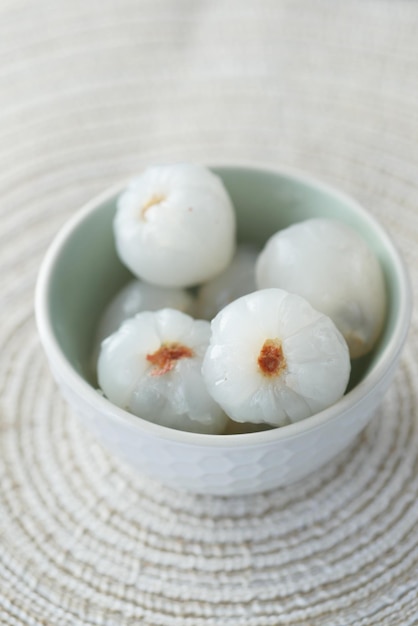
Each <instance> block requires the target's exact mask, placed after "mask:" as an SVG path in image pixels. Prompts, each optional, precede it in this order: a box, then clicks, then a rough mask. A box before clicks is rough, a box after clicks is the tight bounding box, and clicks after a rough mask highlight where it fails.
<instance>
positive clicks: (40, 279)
mask: <svg viewBox="0 0 418 626" xmlns="http://www.w3.org/2000/svg"><path fill="white" fill-rule="evenodd" d="M207 167H208V168H209V169H212V168H213V169H216V170H228V169H229V170H236V169H241V170H251V171H256V172H257V171H258V172H260V173H263V172H264V173H269V174H273V175H279V176H284V177H286V178H289V179H292V180H293V181H294V182H296V183H299V184H304V185H308V186H310V187H315V188H316V189H318V190H320V191H322V192H324V193H327V194H330V195H332V196H333V197H335V198H336V199H339V200H340V201H342V202H343V203H345V204H346V205H349V207H350V210H352V211H354V213H356V214H358V215H359V216H361V218H362V220H363V221H365V222H367V223H368V224H369V226H370V227H371V228H372V230H373V231H375V233H376V234H377V235H378V237H379V239H380V240H381V241H382V243H383V244H384V246H385V248H386V250H388V252H389V253H390V258H391V263H392V267H393V269H394V271H395V273H396V277H397V286H398V290H399V296H400V298H399V303H398V310H397V319H396V321H395V324H394V328H393V331H392V334H391V336H390V337H389V339H388V341H387V344H386V346H385V347H384V349H383V350H382V353H381V355H380V357H379V359H378V361H377V362H376V363H375V364H374V365H373V367H372V368H371V370H370V371H369V372H368V373H367V374H366V376H365V378H363V379H362V380H361V381H360V382H359V383H358V384H357V385H356V386H355V387H354V388H353V389H351V390H350V391H349V392H348V393H347V394H345V395H344V396H343V397H342V398H341V399H340V400H338V401H337V402H336V403H335V404H333V405H332V406H330V407H328V408H327V409H324V410H323V411H320V412H319V413H316V414H314V415H312V416H310V417H307V418H306V419H303V420H301V421H299V422H295V423H293V424H288V425H286V426H282V427H280V428H272V429H270V430H264V431H257V432H250V433H240V434H229V435H226V434H224V435H216V434H203V433H192V432H188V431H181V430H175V429H173V428H169V427H167V426H161V425H159V424H155V423H153V422H149V421H147V420H145V419H143V418H141V417H138V416H135V415H133V414H131V413H129V412H128V411H125V410H124V409H121V408H119V407H117V406H116V405H114V404H112V403H111V402H110V401H109V400H107V399H106V398H105V397H104V396H102V395H100V393H99V392H98V391H97V390H96V389H95V388H94V387H92V386H91V385H90V384H89V383H88V382H87V381H86V380H85V379H84V378H83V377H82V376H81V375H80V374H79V373H78V372H77V371H76V370H75V369H74V367H73V366H72V365H71V364H70V362H69V361H68V359H67V358H66V356H65V354H64V352H63V351H62V349H61V347H60V345H59V343H58V341H57V339H56V337H55V334H54V331H53V326H52V321H51V318H50V314H49V304H48V303H49V291H50V287H51V278H52V276H53V273H54V268H55V263H56V261H57V259H58V257H59V256H60V253H61V250H62V248H63V246H64V245H65V243H66V242H67V241H68V240H69V238H70V237H71V235H72V234H73V233H74V231H75V230H76V229H77V228H78V227H79V226H80V225H81V224H82V222H83V221H84V220H85V218H86V217H87V216H88V215H90V214H92V213H94V212H95V211H98V210H100V207H101V205H103V204H104V203H105V202H107V201H109V200H110V199H111V198H113V197H116V196H117V194H118V193H120V192H121V191H122V189H123V188H124V187H125V186H126V185H127V183H128V182H129V180H131V178H132V177H130V178H129V179H125V180H124V181H122V182H119V183H117V184H114V185H112V186H111V187H109V188H108V189H106V190H104V191H102V192H101V193H99V194H98V195H96V196H94V197H93V198H92V199H90V200H89V201H88V202H86V203H85V204H83V205H82V207H81V208H79V209H78V210H77V211H76V212H75V213H74V215H72V216H71V217H70V218H69V219H68V220H67V221H66V222H65V223H64V224H63V225H62V226H61V228H60V229H59V230H58V232H57V233H56V235H55V237H54V238H53V239H52V242H51V243H50V245H49V247H48V248H47V250H46V253H45V255H44V257H43V260H42V261H41V265H40V268H39V271H38V276H37V280H36V286H35V318H36V324H37V328H38V333H39V337H40V340H41V344H42V346H43V348H44V350H45V353H46V355H47V357H48V359H49V361H50V366H51V370H52V374H53V375H54V377H55V378H56V379H57V380H58V381H59V382H64V383H65V385H66V386H67V388H70V389H72V390H73V392H74V393H75V395H77V396H79V397H81V398H83V401H84V402H85V403H87V404H88V405H89V407H90V408H91V409H94V410H96V411H99V412H100V413H101V414H102V415H103V416H106V417H108V418H111V419H112V420H113V421H116V422H123V423H126V422H128V423H129V424H130V425H131V426H132V427H133V428H135V429H137V430H138V433H139V434H140V433H147V434H148V435H150V436H154V437H157V438H160V439H165V440H170V441H173V442H174V441H175V442H179V443H183V444H188V445H194V446H203V447H213V446H220V447H231V446H233V447H237V446H238V447H242V446H251V445H258V444H261V443H267V442H269V443H273V442H276V441H280V440H284V439H292V438H294V437H297V436H299V435H300V434H302V433H307V432H309V431H311V430H314V429H316V428H318V427H320V426H322V425H323V424H325V423H327V422H329V421H331V420H333V419H334V418H336V417H341V416H342V415H343V414H345V413H347V412H348V411H351V410H353V409H354V408H355V407H356V406H357V405H359V404H361V403H362V402H363V401H364V400H365V398H366V397H367V396H368V395H369V394H370V393H372V391H373V389H374V387H375V385H376V384H377V383H378V382H379V380H381V379H383V378H385V376H386V374H387V373H388V372H389V371H390V370H391V368H392V365H393V364H394V363H395V362H396V361H397V359H398V357H399V355H400V353H401V351H402V349H403V346H404V343H405V341H406V337H407V334H408V331H409V325H410V319H411V314H412V289H411V284H410V278H409V275H408V271H407V267H406V264H405V262H404V260H403V259H402V257H401V255H400V252H399V250H398V248H397V246H396V245H395V243H394V241H393V240H392V238H391V237H390V235H389V234H388V232H387V231H386V229H385V228H384V227H383V226H382V225H381V224H380V223H379V222H378V221H377V220H376V219H375V218H374V216H373V215H372V214H370V213H369V212H368V211H367V209H365V208H364V207H363V206H362V205H361V204H360V203H359V202H358V201H357V200H355V199H354V198H353V197H351V196H350V195H348V194H346V193H345V192H343V191H341V190H340V189H338V188H336V187H333V186H332V185H330V184H328V183H324V182H322V181H321V180H318V179H317V178H315V176H313V175H311V174H309V173H306V172H304V171H302V170H299V169H296V168H292V167H286V166H284V167H282V166H277V167H275V166H272V165H271V164H269V165H264V164H262V163H260V162H257V163H256V164H254V163H251V162H245V161H242V162H236V163H223V162H212V163H210V164H208V165H207Z"/></svg>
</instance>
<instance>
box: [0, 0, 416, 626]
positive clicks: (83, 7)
mask: <svg viewBox="0 0 418 626" xmlns="http://www.w3.org/2000/svg"><path fill="white" fill-rule="evenodd" d="M417 33H418V3H416V2H412V1H403V0H390V1H389V0H368V1H367V2H360V1H350V2H344V3H343V2H332V1H327V0H296V1H294V2H290V1H286V0H260V1H257V2H251V1H250V0H239V1H238V0H232V1H229V2H227V1H223V2H222V1H221V0H204V1H200V2H197V1H195V2H194V1H193V0H173V1H172V0H137V1H134V0H120V1H119V0H103V1H99V0H96V1H94V0H84V1H82V0H73V1H69V0H67V1H65V0H55V1H52V0H49V1H48V0H40V1H38V2H29V1H28V0H26V1H22V0H2V2H1V3H0V212H1V217H0V220H1V221H0V259H1V267H2V272H1V278H2V283H1V295H0V298H1V303H0V345H1V348H0V368H1V373H0V385H1V392H0V393H1V409H0V623H1V624H6V625H7V626H16V625H19V626H20V625H23V624H24V625H30V626H41V625H42V626H45V625H59V626H67V625H75V626H81V625H86V624H92V625H93V624H94V625H102V626H119V625H133V624H145V625H159V626H171V625H175V626H180V625H182V626H183V625H185V626H192V625H193V626H195V625H196V626H199V625H201V626H203V625H205V626H209V625H215V624H216V625H218V624H219V625H222V626H239V625H244V624H245V625H248V626H261V625H263V626H267V625H270V626H272V625H281V624H289V625H290V624H291V625H294V626H296V625H299V626H300V625H315V626H316V625H321V626H327V625H329V626H338V625H340V626H342V625H344V626H348V625H352V624H358V625H368V626H369V625H378V624H379V625H382V624H383V625H391V626H392V625H398V624H399V625H402V626H406V625H409V624H417V623H418V597H417V596H418V473H417V466H418V411H417V406H418V397H417V389H418V382H417V381H418V356H417V355H418V336H417V329H418V320H417V315H416V313H414V316H413V323H412V329H411V333H410V336H409V341H408V344H407V347H406V349H405V352H404V355H403V358H402V363H401V366H400V368H399V371H398V375H397V377H396V380H395V382H394V384H393V385H392V386H391V388H390V389H388V391H387V395H386V398H385V401H384V403H383V404H382V407H381V409H380V410H379V412H378V414H377V415H376V418H375V419H374V420H373V421H372V423H371V424H370V426H369V427H368V428H367V429H366V431H365V432H364V434H363V435H362V436H361V437H360V438H359V440H358V441H357V442H356V443H355V445H353V446H351V447H350V448H349V449H348V450H347V451H346V452H344V454H343V455H341V456H340V457H339V458H338V459H337V460H336V461H335V462H333V463H332V464H331V465H328V466H327V467H326V468H325V469H324V470H322V471H321V472H319V473H317V474H315V475H314V476H312V477H311V478H310V479H309V480H306V481H304V482H303V483H299V484H297V485H295V486H293V487H292V488H289V489H285V490H278V491H274V492H269V493H266V494H262V495H259V496H254V497H246V498H232V499H224V498H210V497H198V496H191V495H186V494H179V493H176V492H174V491H170V490H168V489H166V488H164V487H161V486H160V485H157V484H153V483H152V481H149V480H145V479H143V478H141V477H138V476H135V475H133V474H132V473H131V472H130V470H129V469H127V468H126V467H123V466H122V465H121V464H119V462H118V461H117V460H115V459H114V458H112V457H110V455H108V454H107V453H106V452H105V451H104V450H103V449H102V448H100V446H99V445H98V444H97V443H96V442H95V441H93V440H92V439H91V438H90V436H89V435H88V434H87V433H86V432H85V431H84V430H83V428H82V427H81V426H80V425H79V423H78V421H76V419H75V417H74V415H73V414H72V413H71V411H70V410H69V409H68V408H67V406H66V405H65V404H64V402H63V401H62V400H61V398H60V395H59V393H58V392H57V389H56V387H55V384H54V383H53V381H52V379H51V376H50V374H49V370H48V367H47V365H46V361H45V358H44V355H43V352H42V349H41V347H40V344H39V341H38V338H37V333H36V329H35V324H34V319H33V305H32V301H33V289H34V284H35V279H36V274H37V271H38V267H39V263H40V261H41V259H42V256H43V254H44V252H45V250H46V247H47V245H48V244H49V243H50V241H51V239H52V237H53V236H54V234H55V233H56V232H57V229H58V228H59V227H60V226H61V225H62V224H63V223H64V221H65V220H66V219H67V218H68V217H69V216H70V215H71V214H73V213H74V212H75V211H76V210H77V209H78V207H79V206H80V205H81V204H82V203H84V202H85V201H87V200H88V199H90V198H91V197H92V196H93V195H94V194H96V193H97V192H99V191H101V190H102V189H104V188H106V187H108V186H109V185H110V184H113V183H114V182H117V181H119V180H120V179H122V178H126V177H129V176H130V175H131V174H135V173H137V172H138V171H139V170H140V169H141V168H142V167H143V166H145V165H148V164H150V163H152V162H159V161H170V160H175V159H182V160H196V161H200V162H203V163H210V162H213V161H231V162H240V163H247V162H252V163H254V162H255V163H265V164H271V165H286V166H294V167H297V168H300V169H303V170H306V171H308V172H311V173H312V174H314V175H316V176H317V177H319V178H321V179H322V180H324V181H325V182H328V183H331V184H333V185H337V186H339V187H341V188H342V189H343V190H345V191H346V192H348V193H350V194H352V195H353V196H355V197H356V198H357V199H358V200H360V201H361V202H362V203H364V205H365V206H366V207H368V209H369V210H370V211H371V213H373V214H374V215H375V216H377V218H378V219H379V220H380V221H381V223H382V224H383V225H384V226H385V227H386V228H387V230H388V231H389V232H390V233H391V235H392V237H393V238H394V239H395V241H396V243H397V244H398V246H399V248H400V249H401V250H402V253H403V255H404V258H405V260H406V261H407V263H408V265H409V268H410V273H411V279H412V283H413V288H414V293H415V297H416V296H417V287H418V282H417V277H418V263H417V260H418V259H417V248H418V175H417V171H418V170H417V168H418V107H417V103H418V36H417Z"/></svg>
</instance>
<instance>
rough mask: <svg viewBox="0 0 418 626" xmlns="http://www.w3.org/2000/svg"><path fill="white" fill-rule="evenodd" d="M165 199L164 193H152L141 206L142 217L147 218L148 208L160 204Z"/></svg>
mask: <svg viewBox="0 0 418 626" xmlns="http://www.w3.org/2000/svg"><path fill="white" fill-rule="evenodd" d="M164 200H165V196H164V195H163V194H162V193H155V194H154V195H152V196H151V197H150V198H149V200H147V201H146V202H145V204H144V205H143V206H142V208H141V217H142V219H145V217H146V213H147V211H148V209H150V208H151V207H152V206H155V205H156V204H160V203H161V202H163V201H164Z"/></svg>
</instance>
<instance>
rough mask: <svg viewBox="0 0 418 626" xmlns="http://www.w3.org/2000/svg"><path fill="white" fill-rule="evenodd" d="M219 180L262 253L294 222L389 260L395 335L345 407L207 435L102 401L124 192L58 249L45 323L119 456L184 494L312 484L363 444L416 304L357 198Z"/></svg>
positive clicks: (94, 206)
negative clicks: (103, 323)
mask: <svg viewBox="0 0 418 626" xmlns="http://www.w3.org/2000/svg"><path fill="white" fill-rule="evenodd" d="M213 170H214V171H215V172H216V173H218V174H219V175H220V176H221V177H222V179H223V181H224V183H225V185H226V187H227V189H228V191H229V193H230V194H231V197H232V200H233V202H234V205H235V207H236V210H237V218H238V236H239V239H240V240H241V241H249V242H252V243H255V244H259V245H262V244H263V243H264V242H265V241H266V240H267V238H268V237H269V236H270V235H271V234H272V233H273V232H275V231H276V230H278V229H279V228H282V227H285V226H287V225H289V224H290V223H293V222H296V221H300V220H302V219H306V218H308V217H312V216H333V217H336V218H338V219H341V220H343V221H344V222H346V223H348V224H350V225H351V226H353V227H354V228H356V229H357V230H358V231H359V232H360V233H361V234H362V235H363V236H364V237H365V238H366V240H367V241H368V243H369V245H370V246H371V247H372V248H373V250H374V251H375V253H376V254H377V256H378V258H379V259H380V262H381V264H382V268H383V271H384V275H385V280H386V287H387V292H388V302H389V306H388V311H387V318H386V324H385V329H384V332H383V334H382V336H381V338H380V340H379V343H378V345H377V346H376V348H375V350H374V351H373V353H372V354H370V355H369V356H367V357H364V358H362V359H359V360H358V361H357V362H356V363H355V364H354V366H353V373H352V378H351V382H350V385H349V391H348V392H347V393H346V395H345V396H344V397H343V398H342V399H341V400H340V401H339V402H337V403H336V404H335V405H333V406H331V407H330V408H328V409H326V410H325V411H322V412H321V413H318V414H316V415H314V416H312V417H310V418H308V419H306V420H303V421H301V422H298V423H295V424H292V425H289V426H285V427H283V428H278V429H272V430H267V431H263V432H255V433H246V434H233V435H199V434H194V433H188V432H180V431H177V430H173V429H169V428H166V427H163V426H159V425H156V424H153V423H150V422H147V421H145V420H143V419H141V418H139V417H135V416H133V415H130V414H129V413H127V412H126V411H124V410H122V409H120V408H118V407H116V406H114V405H113V404H111V403H110V402H109V401H108V400H106V399H105V398H104V397H102V396H101V395H100V394H99V393H98V392H97V391H96V381H95V373H94V370H93V368H92V367H91V357H90V355H91V349H92V342H93V336H94V332H95V328H96V326H97V322H98V319H99V317H100V314H101V312H102V311H103V309H104V307H105V305H106V304H107V303H108V302H109V301H110V299H111V298H112V297H113V295H114V294H115V293H116V292H117V291H118V289H119V288H120V287H121V286H122V285H123V284H124V283H125V282H126V281H127V280H128V279H129V278H130V274H129V272H128V271H127V270H126V269H125V268H124V267H123V266H122V265H121V263H120V262H119V260H118V258H117V256H116V253H115V248H114V244H113V234H112V218H113V215H114V212H115V200H116V197H117V195H118V192H119V191H120V190H121V189H122V186H120V187H119V188H118V189H112V190H110V191H108V192H106V193H104V194H102V195H101V196H99V197H98V198H96V199H94V200H93V201H91V202H89V203H88V204H87V205H86V206H85V207H84V208H82V209H81V210H80V211H79V212H78V213H76V214H75V216H74V217H73V218H72V219H71V220H70V221H69V222H68V223H67V224H66V225H65V226H64V228H63V229H62V230H61V231H60V232H59V234H58V235H57V237H56V238H55V240H54V241H53V242H52V245H51V247H50V249H49V250H48V252H47V254H46V256H45V259H44V261H43V264H42V267H41V269H40V273H39V277H38V282H37V289H36V317H37V324H38V329H39V334H40V337H41V341H42V344H43V347H44V349H45V352H46V354H47V357H48V359H49V363H50V367H51V371H52V373H53V375H54V377H55V379H56V381H57V383H58V385H59V386H60V388H61V390H62V394H63V396H64V397H65V398H66V399H67V400H68V402H69V403H70V405H71V406H72V407H73V408H74V410H75V411H76V412H77V413H78V414H79V415H80V418H81V420H82V422H83V424H85V425H86V426H87V427H88V428H89V429H90V430H91V431H93V433H95V434H96V435H97V437H98V438H99V439H100V441H101V442H102V443H103V444H104V445H105V446H106V447H107V448H108V449H109V450H111V451H112V452H113V453H114V454H116V455H117V456H118V457H120V459H122V460H123V461H126V462H127V463H128V464H130V465H131V466H132V467H134V468H135V469H136V470H137V471H138V472H144V473H146V474H148V475H152V476H153V477H154V478H157V479H160V480H161V481H163V482H164V483H166V484H168V485H171V486H173V487H178V488H182V489H187V490H191V491H195V492H200V493H211V494H223V495H233V494H243V493H252V492H260V491H263V490H267V489H271V488H274V487H277V486H281V485H288V484H290V483H292V482H294V481H296V480H300V479H302V478H303V477H305V476H308V475H310V474H311V473H312V472H314V471H315V470H316V469H318V468H319V467H320V466H322V465H324V464H325V463H327V462H328V461H329V460H330V459H331V458H333V457H334V456H335V455H337V454H338V453H339V452H340V451H342V450H343V449H344V448H345V447H346V446H347V445H348V444H349V443H350V442H351V441H352V440H353V439H354V438H355V437H356V435H357V434H358V433H359V432H360V431H361V430H362V429H363V428H364V427H365V425H366V424H367V423H368V421H369V420H370V418H371V417H372V415H373V413H374V411H375V409H376V407H377V406H378V404H379V403H380V402H381V401H382V397H383V395H384V393H385V391H386V390H387V388H388V386H389V384H390V382H391V380H392V377H393V374H394V372H395V368H396V366H397V363H398V359H399V356H400V353H401V350H402V347H403V345H404V342H405V339H406V335H407V331H408V327H409V322H410V315H411V308H412V304H411V289H410V285H409V281H408V276H407V273H406V270H405V267H404V264H403V262H402V260H401V258H400V256H399V253H398V251H397V250H396V248H395V247H394V245H393V243H392V241H391V239H390V238H389V237H388V235H387V234H386V232H385V231H384V230H383V229H382V228H381V226H380V225H379V224H378V223H376V221H375V220H374V219H373V218H372V217H371V216H370V215H369V214H368V213H367V212H366V211H365V210H364V209H363V208H362V207H360V206H359V205H358V204H357V203H356V202H355V201H354V200H352V199H350V198H348V197H346V196H345V195H343V194H341V193H340V192H339V191H336V190H334V189H331V188H330V187H327V186H325V185H323V184H321V183H319V182H317V181H314V180H312V179H311V178H310V177H308V176H305V175H302V174H296V173H292V172H287V171H279V170H277V171H276V170H271V169H261V168H257V167H241V166H239V167H235V166H223V167H214V168H213Z"/></svg>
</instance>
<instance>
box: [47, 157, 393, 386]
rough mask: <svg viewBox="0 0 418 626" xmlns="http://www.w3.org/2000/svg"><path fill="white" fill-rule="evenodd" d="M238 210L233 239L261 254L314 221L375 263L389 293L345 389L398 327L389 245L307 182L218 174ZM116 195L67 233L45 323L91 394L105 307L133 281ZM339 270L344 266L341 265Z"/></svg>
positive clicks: (337, 197)
mask: <svg viewBox="0 0 418 626" xmlns="http://www.w3.org/2000/svg"><path fill="white" fill-rule="evenodd" d="M213 170H214V171H215V172H216V173H217V174H218V175H219V176H221V178H222V179H223V182H224V184H225V186H226V188H227V190H228V192H229V193H230V195H231V197H232V201H233V203H234V205H235V207H236V212H237V221H238V239H239V241H241V242H251V243H253V244H256V245H258V246H262V245H263V244H264V243H265V241H266V240H267V239H268V238H269V237H270V236H271V235H272V234H273V233H274V232H276V231H277V230H278V229H280V228H284V227H286V226H288V225H289V224H291V223H294V222H297V221H301V220H304V219H307V218H310V217H314V216H326V217H335V218H337V219H339V220H342V221H344V222H346V223H347V224H349V225H351V226H353V227H354V228H355V229H356V230H357V231H358V232H359V233H360V234H361V235H362V236H363V237H364V238H365V239H366V241H367V243H368V244H369V246H370V247H371V248H372V249H373V250H374V252H375V254H376V255H377V257H378V258H379V260H380V263H381V265H382V268H383V272H384V275H385V281H386V288H387V293H388V310H387V317H386V323H385V328H384V331H383V333H382V335H381V337H380V340H379V342H378V344H377V346H376V347H375V349H374V350H373V352H372V353H371V354H369V355H367V356H366V357H363V358H361V359H357V360H356V361H355V362H354V363H353V368H352V375H351V379H350V385H349V389H350V388H352V387H353V386H355V385H356V384H357V383H358V382H359V381H360V380H361V379H362V378H364V376H365V375H366V374H367V372H368V371H369V370H370V368H372V367H373V365H374V364H375V363H376V361H377V360H378V359H379V355H380V354H381V353H382V351H383V350H384V348H385V346H386V345H387V343H388V341H389V339H390V337H391V335H392V333H393V329H394V327H395V324H396V316H397V309H398V306H399V302H400V287H399V281H398V276H397V269H396V264H395V263H394V261H393V258H394V251H393V247H392V244H391V242H390V240H389V239H388V238H387V236H386V235H385V233H384V232H383V231H382V230H381V229H380V227H379V226H377V225H376V223H375V222H374V220H373V219H372V218H371V217H370V216H369V215H368V214H367V212H365V211H363V210H362V209H360V208H359V207H358V205H357V204H356V203H355V202H354V201H352V200H350V199H349V198H347V197H345V196H343V195H342V194H339V193H338V192H336V191H334V190H331V189H328V188H327V187H323V186H321V185H318V184H316V183H314V182H310V181H309V180H306V179H305V178H299V177H298V176H292V175H287V174H284V173H278V172H275V171H266V170H258V169H253V168H247V167H215V168H213ZM116 197H117V193H116V192H115V194H114V195H112V196H111V197H108V198H107V199H106V200H103V201H101V202H99V203H98V204H97V205H96V206H93V207H92V208H91V209H89V210H87V211H85V212H84V213H83V217H82V218H80V219H76V220H75V221H74V222H73V224H72V226H71V227H70V228H69V229H68V230H67V232H66V236H65V237H64V238H63V240H62V243H63V245H62V246H60V248H59V249H58V251H57V255H56V258H55V264H54V266H53V270H52V274H51V277H50V278H51V280H50V284H49V293H48V303H49V304H48V305H49V311H48V313H49V317H50V320H51V323H52V328H53V332H54V334H55V336H56V339H57V341H58V343H59V345H60V347H61V349H62V351H63V352H64V354H65V356H66V358H67V359H68V361H69V362H70V363H71V365H72V366H73V367H74V368H75V370H76V371H77V372H78V373H79V374H80V375H81V376H82V377H83V378H84V379H85V380H86V381H87V382H89V383H90V384H91V385H93V386H96V378H95V371H94V369H95V368H94V365H93V364H92V361H91V351H92V346H93V341H94V336H95V330H96V327H97V323H98V320H99V317H100V315H101V313H102V312H103V310H104V308H105V306H106V304H107V303H108V302H109V301H110V300H111V298H112V297H113V296H114V295H115V294H116V292H117V291H118V290H119V289H120V287H121V286H122V285H123V284H124V283H126V282H127V281H128V280H129V279H130V278H131V277H132V275H131V273H130V272H129V270H127V269H126V268H125V267H124V266H123V265H122V264H121V262H120V261H119V259H118V257H117V255H116V251H115V247H114V243H113V232H112V220H113V216H114V213H115V210H116ZM342 262H343V260H342Z"/></svg>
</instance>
